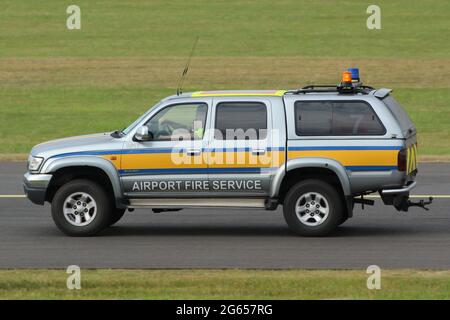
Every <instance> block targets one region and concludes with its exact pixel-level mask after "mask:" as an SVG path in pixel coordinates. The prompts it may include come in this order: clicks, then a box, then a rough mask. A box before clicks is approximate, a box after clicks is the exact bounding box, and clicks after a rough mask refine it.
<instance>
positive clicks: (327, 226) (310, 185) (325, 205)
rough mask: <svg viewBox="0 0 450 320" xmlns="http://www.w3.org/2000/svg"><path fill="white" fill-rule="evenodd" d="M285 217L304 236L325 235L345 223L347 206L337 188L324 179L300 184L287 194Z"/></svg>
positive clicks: (310, 180)
mask: <svg viewBox="0 0 450 320" xmlns="http://www.w3.org/2000/svg"><path fill="white" fill-rule="evenodd" d="M283 213H284V218H285V220H286V222H287V224H288V226H289V228H290V229H291V230H292V231H294V232H295V233H297V234H299V235H302V236H325V235H328V234H329V233H330V232H332V231H333V230H335V229H336V228H337V226H338V225H339V223H340V222H341V221H342V220H343V213H344V210H343V205H342V200H341V197H340V196H339V193H338V191H337V190H336V188H334V187H333V186H331V185H330V184H328V183H325V182H323V181H321V180H316V179H308V180H304V181H301V182H299V183H297V184H296V185H295V186H293V187H292V188H291V190H290V191H289V192H288V194H287V195H286V198H285V201H284V206H283Z"/></svg>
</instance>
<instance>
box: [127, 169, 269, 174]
mask: <svg viewBox="0 0 450 320" xmlns="http://www.w3.org/2000/svg"><path fill="white" fill-rule="evenodd" d="M264 170H273V168H245V167H239V168H164V169H123V170H119V174H121V175H138V174H164V173H168V174H170V173H179V174H183V173H186V174H189V173H205V174H207V173H261V172H263V171H264Z"/></svg>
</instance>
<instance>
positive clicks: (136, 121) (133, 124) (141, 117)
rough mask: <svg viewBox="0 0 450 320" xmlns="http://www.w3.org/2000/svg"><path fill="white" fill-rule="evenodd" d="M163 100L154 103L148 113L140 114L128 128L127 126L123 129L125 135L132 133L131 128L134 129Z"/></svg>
mask: <svg viewBox="0 0 450 320" xmlns="http://www.w3.org/2000/svg"><path fill="white" fill-rule="evenodd" d="M160 103H161V102H159V103H157V104H156V105H154V106H153V107H152V108H150V109H149V110H148V111H147V112H146V113H144V114H143V115H142V116H140V117H139V118H137V119H136V120H135V121H134V122H133V123H132V124H130V125H129V126H128V127H127V128H125V129H124V130H122V132H123V134H124V135H127V134H128V133H130V131H131V130H133V129H134V128H135V127H136V126H137V125H138V124H139V123H140V122H141V121H143V120H144V118H146V117H147V115H148V114H149V113H150V112H151V111H152V109H153V108H154V107H157V106H158V105H159V104H160Z"/></svg>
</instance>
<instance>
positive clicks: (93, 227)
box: [52, 179, 114, 237]
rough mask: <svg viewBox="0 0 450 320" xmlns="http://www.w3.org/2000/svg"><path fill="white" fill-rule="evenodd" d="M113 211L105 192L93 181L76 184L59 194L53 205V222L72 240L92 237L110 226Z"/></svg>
mask: <svg viewBox="0 0 450 320" xmlns="http://www.w3.org/2000/svg"><path fill="white" fill-rule="evenodd" d="M113 210H114V208H113V206H112V201H111V200H110V199H109V197H108V195H107V194H106V192H105V190H104V189H103V188H102V187H101V186H100V185H98V184H97V183H95V182H93V181H90V180H84V179H79V180H74V181H71V182H68V183H66V184H65V185H63V186H62V187H61V188H59V189H58V191H57V192H56V194H55V196H54V198H53V201H52V218H53V221H54V222H55V224H56V226H57V227H58V228H59V230H61V231H62V232H64V233H65V234H67V235H69V236H81V237H82V236H93V235H95V234H97V233H98V232H100V231H101V230H103V229H104V228H106V227H107V226H108V224H109V223H110V222H111V214H110V213H111V212H112V211H113Z"/></svg>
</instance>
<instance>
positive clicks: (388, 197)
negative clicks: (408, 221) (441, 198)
mask: <svg viewBox="0 0 450 320" xmlns="http://www.w3.org/2000/svg"><path fill="white" fill-rule="evenodd" d="M380 195H381V199H382V200H383V203H384V204H386V205H393V206H394V207H395V209H397V210H398V211H405V212H406V211H408V209H409V208H410V207H419V208H422V209H424V210H426V211H428V210H430V209H429V208H427V206H428V205H430V204H431V203H432V202H433V197H429V198H428V200H422V199H421V200H419V201H416V202H414V201H411V200H409V193H401V194H385V193H383V192H380Z"/></svg>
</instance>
